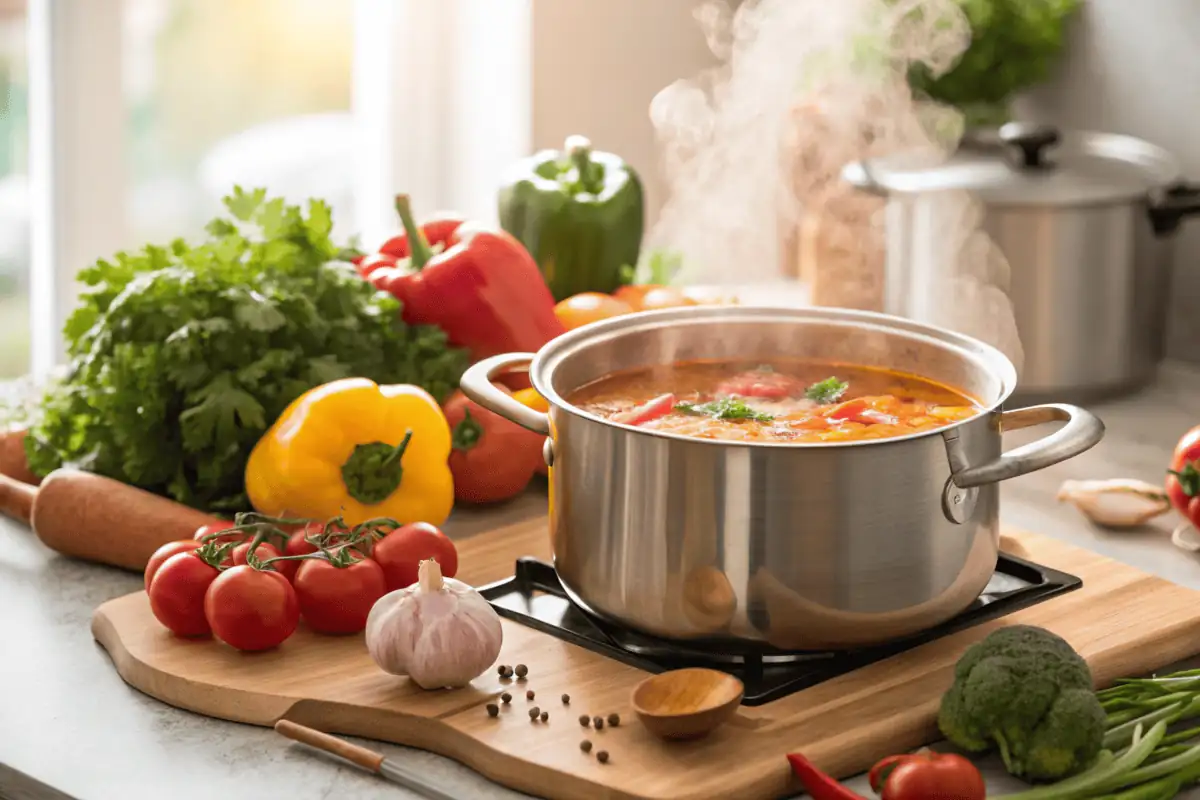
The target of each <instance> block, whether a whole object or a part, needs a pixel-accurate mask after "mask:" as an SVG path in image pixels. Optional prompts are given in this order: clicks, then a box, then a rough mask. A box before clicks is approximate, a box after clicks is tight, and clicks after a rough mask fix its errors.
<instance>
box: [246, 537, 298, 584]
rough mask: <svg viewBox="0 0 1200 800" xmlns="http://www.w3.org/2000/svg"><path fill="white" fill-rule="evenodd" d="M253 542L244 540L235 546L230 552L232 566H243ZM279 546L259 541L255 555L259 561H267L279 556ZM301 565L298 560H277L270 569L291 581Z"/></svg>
mask: <svg viewBox="0 0 1200 800" xmlns="http://www.w3.org/2000/svg"><path fill="white" fill-rule="evenodd" d="M250 545H251V542H242V543H241V544H239V545H238V546H237V547H235V548H233V552H232V553H230V554H229V562H230V565H231V566H235V567H237V566H241V565H242V564H245V563H247V561H246V556H247V555H248V554H249V553H250ZM280 555H281V554H280V552H279V548H277V547H276V546H275V545H273V544H271V543H270V542H259V543H258V547H256V548H254V556H255V558H257V559H258V560H259V561H266V560H267V559H268V558H279V556H280ZM298 566H299V564H298V562H296V561H276V562H275V563H274V564H271V565H270V567H269V568H270V569H273V570H275V571H276V572H278V573H279V574H280V575H282V576H283V577H285V578H287V579H288V580H289V581H290V580H291V579H292V576H293V575H295V574H296V569H297V567H298Z"/></svg>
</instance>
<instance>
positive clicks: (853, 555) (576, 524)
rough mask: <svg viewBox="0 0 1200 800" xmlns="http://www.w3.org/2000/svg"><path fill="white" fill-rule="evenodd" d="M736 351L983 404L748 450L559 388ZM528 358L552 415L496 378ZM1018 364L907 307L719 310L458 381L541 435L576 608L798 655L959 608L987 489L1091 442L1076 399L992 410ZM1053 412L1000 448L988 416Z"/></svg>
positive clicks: (980, 538) (980, 573)
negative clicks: (601, 408)
mask: <svg viewBox="0 0 1200 800" xmlns="http://www.w3.org/2000/svg"><path fill="white" fill-rule="evenodd" d="M747 357H751V358H759V357H761V358H775V357H794V358H811V359H818V360H822V361H830V362H834V363H850V364H862V365H866V366H878V367H887V368H892V369H898V370H902V371H906V372H910V373H915V374H919V375H923V376H927V377H929V378H932V379H934V380H937V381H941V382H944V383H946V384H948V385H951V386H956V387H960V388H961V389H962V390H963V391H965V392H967V393H968V394H970V395H972V396H974V397H976V398H977V399H978V400H979V402H980V404H981V405H982V406H983V407H984V408H985V409H986V411H985V412H983V413H981V414H980V415H979V416H977V417H974V418H972V419H970V420H967V421H965V422H962V423H959V424H956V425H954V426H952V427H949V428H946V429H943V430H938V431H932V432H928V433H921V434H915V435H912V436H907V437H902V438H897V439H890V440H881V441H868V442H858V443H844V444H826V443H822V444H777V443H766V444H759V443H744V442H728V441H710V440H699V439H692V438H687V437H683V436H679V435H674V434H669V433H660V432H657V431H651V430H644V429H641V428H636V427H631V426H628V425H622V424H618V423H614V422H610V421H607V420H605V419H603V418H601V417H598V416H595V415H593V414H589V413H586V412H584V411H582V410H581V409H579V408H576V407H574V406H572V405H570V404H569V403H568V402H567V401H566V400H565V399H564V398H565V397H566V396H568V395H569V394H570V393H571V392H572V391H573V390H575V389H576V388H578V387H580V386H582V385H583V384H586V383H588V382H590V381H593V380H595V379H597V378H600V377H603V376H605V375H608V374H610V373H612V372H614V371H616V370H624V369H631V368H635V367H644V366H649V365H656V364H669V363H672V362H674V361H677V360H691V359H743V358H747ZM525 365H528V367H529V372H530V377H531V380H532V382H533V385H534V387H535V388H536V389H537V390H538V392H540V393H541V394H542V395H543V396H544V397H545V398H546V399H547V400H548V401H549V405H550V412H549V414H548V415H546V414H542V413H540V412H537V411H534V410H532V409H530V408H527V407H525V406H523V405H521V404H520V403H518V402H517V401H515V400H513V399H512V398H511V397H510V396H509V395H508V394H507V393H506V392H504V391H503V390H501V389H499V388H497V387H496V386H495V385H494V384H493V382H492V378H493V377H495V376H496V375H498V374H500V373H501V372H504V371H509V370H512V369H513V368H520V367H522V366H525ZM1015 377H1016V376H1015V373H1014V369H1013V366H1012V363H1011V362H1009V360H1008V359H1007V358H1005V357H1004V355H1003V354H1001V353H1000V352H999V351H997V350H995V349H994V348H992V347H990V346H988V345H985V344H983V343H981V342H978V341H975V340H973V339H970V338H968V337H965V336H961V335H959V334H956V333H953V332H950V331H946V330H942V329H939V328H936V327H932V326H927V325H922V324H920V323H916V322H913V321H910V320H904V319H900V318H896V317H890V316H885V315H882V314H872V313H868V312H854V311H847V310H842V309H820V308H816V309H771V308H753V307H738V306H729V307H692V308H682V309H671V310H667V311H659V312H644V313H640V314H633V315H628V316H623V317H617V318H613V319H609V320H605V321H602V322H597V323H593V324H591V325H588V326H585V327H583V328H579V329H577V330H574V331H571V332H570V333H567V334H566V335H564V336H561V337H559V338H557V339H555V340H554V341H552V342H550V343H549V344H547V345H546V346H545V347H544V348H542V350H541V351H540V352H538V353H537V354H536V355H534V354H531V353H513V354H509V355H500V356H495V357H493V358H489V359H486V360H484V361H481V362H479V363H478V364H476V365H474V366H473V367H471V368H470V369H469V370H467V373H466V374H465V375H464V376H463V379H462V389H463V391H464V392H465V393H466V394H467V395H468V396H469V397H470V398H472V399H473V400H475V401H476V402H478V403H479V404H480V405H482V406H484V407H486V408H489V409H491V410H492V411H495V412H496V413H498V414H501V415H502V416H505V417H507V418H508V419H511V420H512V421H514V422H516V423H518V424H520V425H522V426H524V427H526V428H528V429H530V430H533V431H536V432H539V433H543V434H547V435H548V436H549V437H550V438H549V439H548V440H547V444H546V449H545V454H546V460H547V463H549V464H550V465H551V470H550V534H551V537H552V542H553V552H554V561H555V567H556V568H557V570H558V574H559V577H560V578H561V579H562V583H563V586H564V587H565V588H566V589H567V591H568V592H569V593H570V595H571V597H572V599H574V600H575V601H576V602H577V603H579V604H580V605H581V606H582V607H583V608H585V609H587V610H588V611H590V612H591V613H593V614H596V615H598V616H600V617H602V618H607V619H610V620H613V621H616V622H619V623H621V624H623V625H627V626H629V627H631V628H634V629H638V630H642V631H645V632H648V633H651V634H655V635H658V636H662V637H666V638H669V639H676V640H703V642H702V644H703V645H704V646H707V647H710V648H714V649H718V648H722V647H727V646H733V645H738V644H746V643H756V644H759V645H761V644H764V643H765V644H768V645H772V646H774V647H777V648H781V649H785V650H806V649H828V648H842V647H852V646H858V645H865V644H871V643H877V642H881V641H885V640H888V639H893V638H897V637H902V636H905V635H907V634H911V633H914V632H916V631H920V630H923V629H925V628H928V627H930V626H932V625H936V624H937V623H939V622H942V621H944V620H946V619H949V618H950V617H952V616H954V615H955V614H957V613H958V612H960V611H962V610H963V609H964V608H965V607H966V606H968V605H969V604H970V603H971V602H972V601H973V600H974V599H975V598H976V597H977V596H978V595H979V593H980V591H981V590H982V589H983V587H984V586H985V585H986V584H987V582H988V580H989V578H990V577H991V575H992V572H993V570H994V568H995V565H996V559H997V552H998V550H997V548H998V542H999V530H998V527H997V514H998V510H999V509H998V494H999V492H998V486H997V483H998V482H999V481H1002V480H1005V479H1007V478H1012V477H1015V476H1017V475H1023V474H1025V473H1027V472H1032V471H1034V470H1038V469H1042V468H1043V467H1046V466H1049V465H1051V464H1054V463H1057V462H1059V461H1062V460H1064V459H1067V458H1071V457H1072V456H1075V455H1077V454H1078V453H1081V452H1083V451H1084V450H1087V449H1088V448H1090V447H1092V446H1093V445H1095V444H1096V443H1097V442H1098V441H1100V438H1101V437H1102V435H1103V432H1104V427H1103V425H1102V424H1101V423H1100V421H1099V420H1098V419H1097V418H1096V417H1094V416H1093V415H1091V414H1090V413H1088V412H1087V411H1084V410H1082V409H1079V408H1074V407H1072V406H1065V405H1044V406H1035V407H1033V408H1025V409H1020V410H1017V411H1001V410H1000V408H1001V405H1002V404H1003V403H1004V400H1005V398H1006V397H1008V395H1009V393H1010V392H1011V391H1012V388H1013V384H1014V381H1015ZM1061 420H1065V421H1066V423H1067V424H1066V425H1065V426H1063V427H1062V428H1061V429H1060V430H1057V431H1055V432H1054V433H1051V434H1050V435H1048V436H1046V437H1045V438H1043V439H1040V440H1038V441H1036V442H1034V443H1032V444H1027V445H1024V446H1022V447H1019V448H1017V449H1015V450H1013V451H1011V452H1009V453H1004V454H1002V453H1001V441H1000V440H1001V435H1000V434H1001V430H1002V429H1003V430H1013V429H1017V428H1025V427H1029V426H1031V425H1040V424H1043V423H1048V422H1053V421H1061Z"/></svg>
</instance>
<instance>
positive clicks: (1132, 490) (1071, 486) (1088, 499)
mask: <svg viewBox="0 0 1200 800" xmlns="http://www.w3.org/2000/svg"><path fill="white" fill-rule="evenodd" d="M1057 499H1058V501H1059V502H1063V501H1067V502H1070V503H1072V504H1074V506H1075V507H1076V508H1078V509H1079V510H1080V512H1082V513H1083V515H1084V516H1085V517H1087V518H1088V519H1089V520H1091V521H1092V522H1094V523H1095V524H1097V525H1100V526H1103V527H1105V528H1136V527H1138V526H1140V525H1145V524H1146V523H1147V522H1149V521H1150V520H1152V519H1154V518H1155V517H1157V516H1160V515H1162V514H1165V513H1166V512H1167V511H1169V510H1170V509H1171V501H1170V500H1169V499H1168V498H1167V493H1166V492H1165V491H1164V490H1163V488H1162V487H1161V486H1155V485H1154V484H1152V483H1147V482H1146V481H1140V480H1136V479H1134V478H1111V479H1108V480H1087V481H1065V482H1063V484H1062V486H1060V487H1059V489H1058V495H1057Z"/></svg>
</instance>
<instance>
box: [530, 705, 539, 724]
mask: <svg viewBox="0 0 1200 800" xmlns="http://www.w3.org/2000/svg"><path fill="white" fill-rule="evenodd" d="M541 713H542V710H541V709H540V708H538V707H537V706H534V707H533V708H531V709H529V718H530V719H531V720H533V721H534V722H537V718H538V716H539V715H540V714H541Z"/></svg>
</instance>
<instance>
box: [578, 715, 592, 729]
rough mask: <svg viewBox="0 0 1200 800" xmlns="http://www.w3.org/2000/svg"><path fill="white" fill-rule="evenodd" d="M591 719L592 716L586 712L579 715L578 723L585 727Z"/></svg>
mask: <svg viewBox="0 0 1200 800" xmlns="http://www.w3.org/2000/svg"><path fill="white" fill-rule="evenodd" d="M591 721H592V718H591V717H589V716H588V715H587V714H580V715H579V724H580V725H582V726H583V727H585V728H586V727H587V726H588V724H589V723H591Z"/></svg>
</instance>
